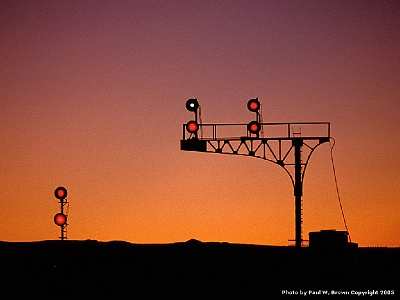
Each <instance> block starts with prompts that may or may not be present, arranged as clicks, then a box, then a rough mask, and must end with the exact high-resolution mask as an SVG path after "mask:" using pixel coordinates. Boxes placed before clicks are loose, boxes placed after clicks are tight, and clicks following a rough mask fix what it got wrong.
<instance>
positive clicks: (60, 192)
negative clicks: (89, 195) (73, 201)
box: [54, 186, 68, 200]
mask: <svg viewBox="0 0 400 300" xmlns="http://www.w3.org/2000/svg"><path fill="white" fill-rule="evenodd" d="M67 194H68V192H67V189H66V188H65V187H62V186H59V187H58V188H56V190H55V191H54V196H56V198H57V199H58V200H64V199H65V198H66V197H67Z"/></svg>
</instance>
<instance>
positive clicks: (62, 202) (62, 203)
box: [60, 199, 65, 241]
mask: <svg viewBox="0 0 400 300" xmlns="http://www.w3.org/2000/svg"><path fill="white" fill-rule="evenodd" d="M60 205H61V213H62V214H64V201H63V199H61V200H60ZM64 226H65V224H64V225H62V226H60V229H61V237H60V238H61V240H62V241H63V240H64Z"/></svg>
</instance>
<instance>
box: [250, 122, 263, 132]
mask: <svg viewBox="0 0 400 300" xmlns="http://www.w3.org/2000/svg"><path fill="white" fill-rule="evenodd" d="M247 130H248V131H249V132H250V133H252V134H257V133H259V132H260V130H261V124H260V123H258V122H257V121H251V122H250V123H249V124H248V125H247Z"/></svg>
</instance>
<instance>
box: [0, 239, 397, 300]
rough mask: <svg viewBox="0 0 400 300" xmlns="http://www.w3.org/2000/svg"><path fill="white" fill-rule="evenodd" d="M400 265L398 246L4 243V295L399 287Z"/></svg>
mask: <svg viewBox="0 0 400 300" xmlns="http://www.w3.org/2000/svg"><path fill="white" fill-rule="evenodd" d="M399 268H400V249H399V248H360V249H353V250H349V251H339V252H335V251H330V252H326V251H322V252H316V251H313V250H312V249H309V248H303V249H300V251H298V250H297V249H295V248H294V247H275V246H256V245H239V244H228V243H201V242H199V241H195V240H190V241H188V242H185V243H175V244H161V245H139V244H130V243H126V242H97V241H43V242H31V243H11V242H0V270H1V274H2V280H1V283H0V287H1V292H0V293H1V294H0V297H1V299H22V298H25V299H33V298H35V299H44V298H52V299H107V298H108V299H143V298H147V299H149V298H150V299H196V298H199V299H210V298H212V299H232V298H235V299H258V298H259V299H267V298H272V299H274V298H280V297H286V298H293V296H292V295H290V293H295V292H297V293H300V291H305V292H307V293H308V294H309V291H310V290H312V291H315V292H318V291H319V290H327V291H329V293H331V291H332V290H334V291H338V292H349V293H351V291H354V292H357V291H367V290H370V291H371V290H375V291H378V293H381V292H380V291H384V290H385V291H387V290H389V291H393V290H394V292H395V293H397V294H398V293H400V289H398V287H400V271H399ZM282 291H287V292H284V293H286V295H285V294H284V295H282ZM382 293H383V292H382ZM389 293H392V292H389ZM307 296H309V295H307ZM348 296H351V294H349V295H348ZM396 296H398V295H396V294H395V295H394V296H392V297H390V296H386V297H385V298H394V297H396ZM310 297H314V298H315V296H310ZM353 297H359V296H357V295H353ZM329 298H332V295H330V297H329ZM376 298H378V297H376Z"/></svg>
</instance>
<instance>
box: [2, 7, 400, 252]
mask: <svg viewBox="0 0 400 300" xmlns="http://www.w3.org/2000/svg"><path fill="white" fill-rule="evenodd" d="M0 37H1V43H0V111H1V117H0V145H1V147H0V159H1V168H0V220H1V221H0V240H4V241H36V240H49V239H57V238H58V236H59V235H60V229H59V227H57V226H56V225H55V224H54V223H53V216H54V215H55V214H56V213H57V212H58V211H59V204H58V202H57V200H56V199H55V197H54V194H53V193H54V189H55V188H56V187H58V186H60V185H61V186H65V187H66V188H67V189H68V192H69V195H68V200H69V202H70V209H69V215H68V217H69V219H68V223H69V226H68V227H67V228H68V238H69V239H74V240H83V239H97V240H101V241H109V240H125V241H129V242H132V243H170V242H176V241H186V240H189V239H191V238H196V239H198V240H201V241H227V242H231V243H249V244H268V245H288V244H290V243H289V242H288V240H289V239H293V238H294V227H295V226H294V196H293V187H292V185H291V181H290V179H289V177H288V176H287V174H286V173H285V172H284V170H283V169H281V168H280V167H279V166H277V165H275V164H272V163H270V162H267V161H263V160H259V159H255V158H251V157H240V156H229V155H218V154H209V153H196V152H185V151H180V149H179V140H180V139H181V136H182V124H183V123H186V122H187V121H189V120H190V119H191V118H192V113H190V112H188V111H187V110H186V109H185V102H186V100H187V99H188V98H192V97H196V98H198V100H199V103H200V105H201V107H202V119H203V122H204V123H247V122H249V121H250V120H252V119H253V118H254V116H253V114H252V113H250V112H249V111H247V108H246V104H247V101H248V100H249V99H250V98H253V97H258V98H259V100H260V102H261V103H262V108H263V118H264V121H265V122H317V121H327V122H331V134H332V137H334V138H335V140H336V146H335V147H334V158H335V167H336V171H337V177H338V184H339V191H340V196H341V199H342V204H343V208H344V213H345V215H346V221H347V225H348V228H349V231H350V235H351V238H352V240H353V241H354V242H357V243H359V245H360V246H391V247H398V246H400V218H399V216H400V201H399V200H400V196H399V195H400V186H399V182H400V176H399V170H400V156H399V148H400V138H399V129H400V121H399V120H400V109H399V108H400V104H399V103H400V102H399V101H400V99H399V96H400V2H399V1H372V0H371V1H336V0H334V1H329V0H321V1H295V0H294V1H266V0H260V1H219V0H212V1H183V0H182V1H154V0H146V1H134V0H131V1H115V0H112V1H106V0H103V1H85V0H79V1H50V0H48V1H28V0H24V1H22V0H21V1H18V0H13V1H7V0H3V1H0ZM303 200H304V201H303V208H304V210H303V221H304V224H303V225H304V226H303V237H304V238H307V237H308V236H307V235H308V232H310V231H319V230H321V229H337V230H344V225H343V219H342V216H341V211H340V207H339V203H338V200H337V195H336V190H335V182H334V177H333V172H332V164H331V161H330V145H329V144H324V145H321V146H320V147H319V148H318V149H317V150H316V152H315V153H314V154H313V156H312V157H311V160H310V163H309V166H308V167H307V172H306V175H305V180H304V197H303Z"/></svg>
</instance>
